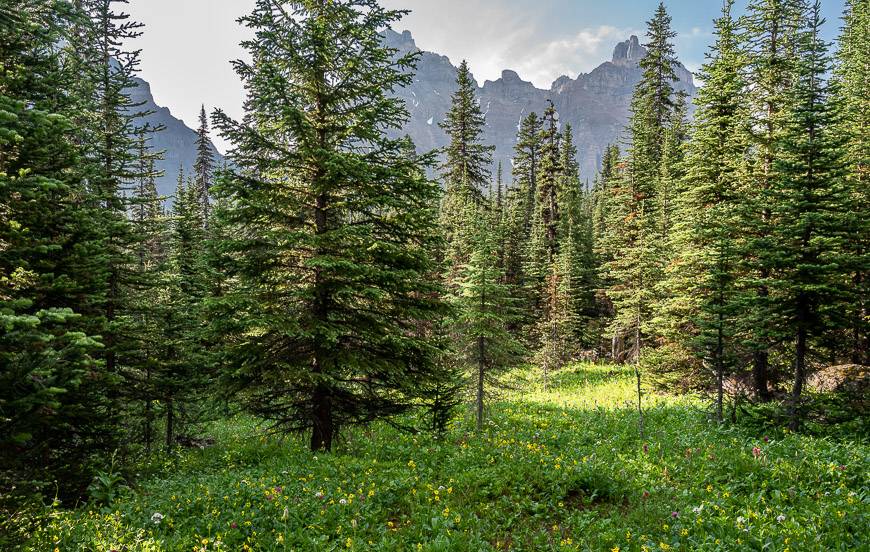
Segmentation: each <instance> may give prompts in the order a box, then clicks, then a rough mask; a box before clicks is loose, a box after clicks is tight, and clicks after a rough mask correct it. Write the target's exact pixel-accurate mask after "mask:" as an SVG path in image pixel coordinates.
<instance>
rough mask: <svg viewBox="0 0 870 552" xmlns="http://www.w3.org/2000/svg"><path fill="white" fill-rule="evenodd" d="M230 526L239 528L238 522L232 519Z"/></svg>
mask: <svg viewBox="0 0 870 552" xmlns="http://www.w3.org/2000/svg"><path fill="white" fill-rule="evenodd" d="M230 528H231V529H238V528H239V524H238V523H236V522H235V521H234V522H232V523H230Z"/></svg>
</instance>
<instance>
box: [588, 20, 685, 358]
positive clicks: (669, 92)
mask: <svg viewBox="0 0 870 552" xmlns="http://www.w3.org/2000/svg"><path fill="white" fill-rule="evenodd" d="M647 26H648V30H647V37H648V39H649V42H648V43H647V44H646V47H647V50H648V54H647V56H646V57H645V58H644V59H643V60H642V61H641V67H642V68H643V78H642V79H641V82H640V83H639V84H638V85H637V88H636V89H635V93H634V98H633V99H632V105H631V119H630V121H629V132H630V135H631V147H630V149H629V150H628V156H627V159H626V169H625V171H624V172H623V174H622V178H621V179H620V181H619V183H618V184H616V185H615V186H613V188H612V190H611V193H610V194H609V199H610V209H609V211H610V216H611V217H612V220H613V221H614V224H611V225H609V228H608V229H607V232H608V234H607V236H606V237H605V238H604V240H603V241H604V242H605V243H606V244H607V245H606V248H607V249H608V252H609V254H610V255H612V259H609V260H608V261H607V262H606V263H605V264H604V267H603V269H604V278H606V279H607V280H608V281H609V282H610V287H609V288H608V291H607V295H608V298H609V299H610V300H611V301H612V303H613V306H614V310H615V316H614V320H613V323H612V329H613V332H614V334H615V336H617V337H615V338H614V340H615V341H616V340H618V339H620V338H621V337H626V338H630V339H631V340H632V341H633V343H634V345H633V349H632V351H631V355H632V356H633V357H634V359H635V360H638V359H639V358H640V353H641V346H642V343H643V341H644V330H645V328H646V326H647V325H648V324H649V322H650V319H651V315H652V312H653V311H654V306H655V305H654V301H655V299H656V294H655V288H656V285H657V284H658V282H660V281H661V277H662V269H663V259H662V258H661V255H659V252H658V251H657V245H658V243H660V240H659V239H658V238H659V237H660V232H659V228H660V224H659V222H658V221H659V220H660V218H659V217H658V216H657V213H658V211H659V209H657V207H658V201H657V200H658V196H657V195H656V192H657V183H658V182H659V180H660V177H661V170H662V152H663V147H664V143H665V137H666V134H667V131H668V126H669V124H670V123H671V121H672V119H673V113H674V105H675V98H674V89H673V83H674V81H676V74H675V72H674V67H675V65H676V63H677V61H676V59H675V57H674V49H673V45H672V43H671V40H672V39H673V37H674V32H673V31H672V30H671V18H670V16H669V15H668V13H667V11H666V10H665V7H664V4H659V7H658V9H657V10H656V13H655V16H654V17H653V19H652V20H650V21H649V23H648V24H647Z"/></svg>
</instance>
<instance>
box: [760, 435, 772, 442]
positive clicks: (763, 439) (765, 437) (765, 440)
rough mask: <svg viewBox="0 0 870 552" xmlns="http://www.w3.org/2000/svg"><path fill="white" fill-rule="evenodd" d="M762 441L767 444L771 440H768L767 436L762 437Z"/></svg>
mask: <svg viewBox="0 0 870 552" xmlns="http://www.w3.org/2000/svg"><path fill="white" fill-rule="evenodd" d="M761 440H762V441H764V442H765V443H767V442H769V441H770V439H768V438H767V435H765V436H764V437H762V438H761Z"/></svg>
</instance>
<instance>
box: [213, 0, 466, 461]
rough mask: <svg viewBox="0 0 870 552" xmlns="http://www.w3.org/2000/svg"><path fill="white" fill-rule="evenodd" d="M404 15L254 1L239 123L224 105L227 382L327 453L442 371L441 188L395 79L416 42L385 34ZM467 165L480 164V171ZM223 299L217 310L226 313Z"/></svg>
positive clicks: (338, 2)
mask: <svg viewBox="0 0 870 552" xmlns="http://www.w3.org/2000/svg"><path fill="white" fill-rule="evenodd" d="M403 13H404V12H400V11H392V10H384V9H382V8H381V7H380V6H379V5H378V3H377V2H376V1H375V0H332V1H330V2H324V1H309V0H305V1H301V0H300V1H289V2H283V3H281V4H276V3H275V2H273V1H271V0H258V2H257V4H256V7H255V8H254V11H253V12H252V13H251V14H250V15H247V16H245V17H244V18H242V22H243V23H244V24H245V25H246V26H248V27H249V28H250V29H252V30H254V31H255V32H256V34H255V36H254V38H252V39H250V40H248V41H246V42H245V47H246V48H247V49H248V51H249V52H250V54H251V57H252V59H254V60H256V62H255V63H247V62H237V63H236V64H235V67H236V70H237V72H238V73H239V75H240V76H241V77H242V80H243V81H244V84H245V87H246V90H247V101H246V104H245V106H246V115H245V117H244V119H243V120H242V121H241V122H236V121H233V120H231V119H230V118H229V117H227V116H226V115H225V114H223V113H222V112H220V111H218V112H217V113H216V116H215V119H214V120H215V124H216V126H217V127H218V128H219V129H220V131H221V132H222V134H223V135H224V136H225V137H227V138H228V139H229V140H230V141H231V142H232V143H233V149H232V150H231V157H232V159H233V161H234V164H235V166H236V167H237V168H235V169H233V170H232V171H231V175H230V176H229V177H225V178H224V179H223V181H222V182H221V183H220V185H219V186H217V187H216V192H217V194H218V198H219V199H220V198H223V200H225V201H226V202H227V206H226V212H225V213H224V216H225V217H226V219H227V222H228V223H229V224H230V229H231V230H230V231H229V232H228V235H229V237H228V239H227V241H226V242H224V243H223V244H222V246H221V247H222V249H223V251H225V252H226V254H228V255H230V256H232V257H233V261H232V263H231V270H232V272H231V275H232V278H233V281H234V282H233V287H232V288H231V289H229V290H227V291H226V292H225V293H224V295H222V296H221V297H220V298H218V305H219V308H220V309H223V310H224V311H225V312H227V313H232V316H225V317H224V316H214V317H212V318H213V319H216V320H215V321H214V322H213V326H214V329H215V331H217V332H218V333H219V334H221V335H223V336H224V337H223V340H224V343H225V345H224V347H225V352H224V358H225V361H226V363H227V364H228V365H230V366H232V368H230V369H229V372H228V374H227V376H228V377H227V381H228V383H230V384H231V385H232V387H233V388H234V389H236V390H238V391H239V392H240V394H241V395H240V396H241V398H242V400H243V402H244V403H245V404H246V405H247V407H248V408H249V409H250V410H251V411H252V412H254V413H256V414H258V415H260V416H262V417H264V418H266V419H268V420H270V421H272V422H273V423H274V425H275V427H276V428H277V429H279V430H281V431H285V432H287V431H305V430H310V432H311V449H312V450H330V449H331V448H332V445H333V442H334V439H335V436H336V433H337V432H338V431H339V429H340V428H342V427H347V426H351V425H355V424H365V423H367V422H370V421H372V420H375V419H379V418H383V417H390V416H394V415H397V414H400V413H402V412H405V411H407V410H408V409H410V408H412V407H414V406H415V405H418V404H420V403H421V402H422V401H424V400H425V399H426V397H421V393H422V390H424V389H426V388H430V387H431V385H432V384H433V383H434V382H437V381H438V380H440V379H441V378H443V377H444V373H443V370H441V368H440V365H439V364H438V362H437V359H438V355H439V353H440V351H439V349H438V345H437V343H436V344H433V343H431V342H429V341H428V340H427V339H426V338H425V335H421V334H420V333H419V332H417V331H415V329H416V328H417V327H418V326H419V325H420V324H422V323H425V322H427V321H434V320H436V319H437V317H438V316H439V313H440V312H441V310H442V306H441V303H440V301H439V300H438V299H437V292H438V286H437V284H436V283H434V282H432V280H431V277H430V275H431V274H432V272H433V268H434V267H433V265H432V262H431V260H430V258H429V254H430V251H431V250H432V249H433V247H434V245H435V241H436V238H437V235H436V231H435V220H434V218H433V213H432V209H431V206H432V204H433V202H434V201H435V199H436V198H437V197H438V194H439V193H440V191H439V188H438V186H437V185H436V184H434V183H432V182H430V181H428V180H426V179H425V178H424V177H423V176H422V175H423V170H422V162H423V159H420V158H412V157H410V156H408V155H406V152H407V150H408V144H407V141H406V140H394V139H390V138H387V137H386V135H385V132H386V131H387V130H390V129H397V128H400V127H401V126H402V124H403V123H404V122H405V121H406V120H407V112H406V110H405V109H404V105H403V104H402V102H401V101H400V100H397V99H395V98H394V97H392V96H391V91H392V90H394V89H396V88H399V87H402V86H406V85H408V84H410V83H411V81H412V79H413V73H412V71H411V69H412V68H413V66H414V64H415V59H416V56H417V54H408V55H403V56H398V57H396V55H397V52H396V51H395V50H394V49H391V48H388V47H385V46H384V45H383V43H382V39H381V36H380V34H379V32H380V31H381V30H382V29H383V28H386V27H389V26H390V25H391V24H392V23H394V22H395V21H397V20H398V19H399V18H400V17H401V16H402V15H403ZM469 172H470V171H469ZM218 312H220V311H218Z"/></svg>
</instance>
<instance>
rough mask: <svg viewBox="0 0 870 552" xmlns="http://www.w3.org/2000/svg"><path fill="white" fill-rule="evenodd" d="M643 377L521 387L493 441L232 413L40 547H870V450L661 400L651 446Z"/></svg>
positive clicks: (54, 520)
mask: <svg viewBox="0 0 870 552" xmlns="http://www.w3.org/2000/svg"><path fill="white" fill-rule="evenodd" d="M632 384H633V380H632V375H631V373H630V372H629V371H625V370H622V369H620V368H614V367H609V366H591V365H578V366H573V367H571V368H569V369H566V370H564V371H562V372H561V373H560V374H558V375H557V376H556V377H555V378H553V379H552V381H551V385H550V390H544V389H542V388H540V387H539V386H537V385H534V384H528V383H526V384H523V385H520V386H519V388H518V389H517V390H516V391H511V392H508V393H506V394H505V396H504V397H502V398H501V399H500V400H499V401H498V402H497V403H496V404H494V405H493V406H492V408H491V411H490V412H489V420H490V421H489V422H488V423H487V425H486V428H485V431H484V432H483V433H482V434H480V435H476V434H474V433H473V432H472V431H471V428H472V427H473V424H472V422H471V420H470V419H459V420H457V421H456V422H454V423H453V424H452V427H451V429H450V431H449V434H448V435H447V436H446V438H445V439H444V440H443V441H436V440H434V439H433V438H432V437H431V436H429V435H423V434H421V435H416V436H414V435H408V434H403V433H399V432H397V431H396V430H394V429H392V428H390V427H389V426H386V425H376V426H373V427H371V428H369V429H367V430H362V429H360V430H357V431H354V432H352V433H350V434H348V435H347V436H346V438H345V439H344V441H343V442H342V443H341V445H340V447H339V449H338V450H337V451H336V452H334V453H332V454H312V453H310V452H308V451H306V450H305V447H304V441H303V440H302V439H287V440H280V439H278V438H276V437H271V436H267V435H266V434H265V433H264V432H263V431H262V430H261V428H260V426H258V424H256V423H255V422H254V421H253V420H250V419H235V420H231V421H227V422H224V423H222V424H220V425H216V426H215V427H213V428H210V429H209V431H208V433H209V434H210V435H213V436H214V437H216V439H217V445H216V446H214V447H212V448H209V449H206V450H202V451H190V452H185V453H183V454H181V455H179V456H177V457H175V458H173V459H170V460H166V461H164V463H163V464H162V465H154V466H151V467H150V468H151V470H153V473H152V474H151V475H148V476H147V477H143V479H142V480H141V481H139V482H138V484H137V486H136V487H135V489H133V490H130V491H128V492H126V493H124V494H123V495H122V496H121V497H120V498H118V499H116V500H115V501H114V502H113V503H112V504H110V505H108V506H106V507H104V508H101V509H100V508H90V509H89V508H87V507H84V508H80V509H77V510H74V511H69V510H64V509H61V508H53V509H51V510H49V511H48V513H47V514H46V517H47V520H46V523H45V525H44V528H43V529H42V530H40V532H39V533H38V534H37V536H36V538H35V539H34V540H33V541H32V543H31V544H30V546H31V548H30V549H32V550H39V551H45V550H48V551H50V550H58V551H80V550H83V551H85V550H86V551H100V552H109V551H112V550H116V551H119V552H120V551H127V552H134V551H136V552H140V551H141V552H146V551H164V550H167V551H168V550H172V551H176V550H178V551H188V552H189V551H214V550H228V551H229V550H232V551H236V550H270V551H271V550H274V551H284V550H296V551H303V550H305V551H307V550H311V551H338V550H360V551H361V550H380V551H397V552H398V551H414V550H420V551H429V552H436V551H469V552H472V551H473V552H478V551H486V550H516V551H519V550H529V551H546V550H554V551H556V550H558V551H562V550H564V551H568V550H595V551H599V550H606V551H627V550H640V551H654V550H655V551H657V550H716V551H719V550H776V551H785V550H793V551H798V550H800V551H806V550H825V551H829V550H844V551H845V550H849V551H855V550H870V536H868V529H867V528H868V527H870V523H868V521H870V517H868V513H870V493H868V479H867V466H868V459H870V458H868V452H870V447H868V446H867V444H866V442H865V441H861V440H859V439H854V440H843V439H840V440H833V439H828V438H818V437H808V436H803V435H796V434H789V433H779V434H769V435H766V436H765V435H754V434H750V433H749V431H748V430H746V429H741V428H739V427H734V426H723V427H721V428H720V427H717V426H715V425H713V424H711V423H710V422H709V421H708V420H707V417H706V414H705V413H704V412H702V411H701V410H700V409H699V406H698V403H697V402H695V401H694V400H693V399H691V398H688V397H681V398H674V397H660V396H657V397H649V398H648V400H647V403H646V412H645V414H646V425H647V432H648V435H647V438H646V440H644V441H641V440H640V439H639V437H638V434H637V413H636V410H635V406H634V404H633V402H632V399H633V395H632ZM155 514H160V516H163V517H162V519H161V520H159V523H157V522H156V521H157V520H158V518H159V517H160V516H158V515H155Z"/></svg>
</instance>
